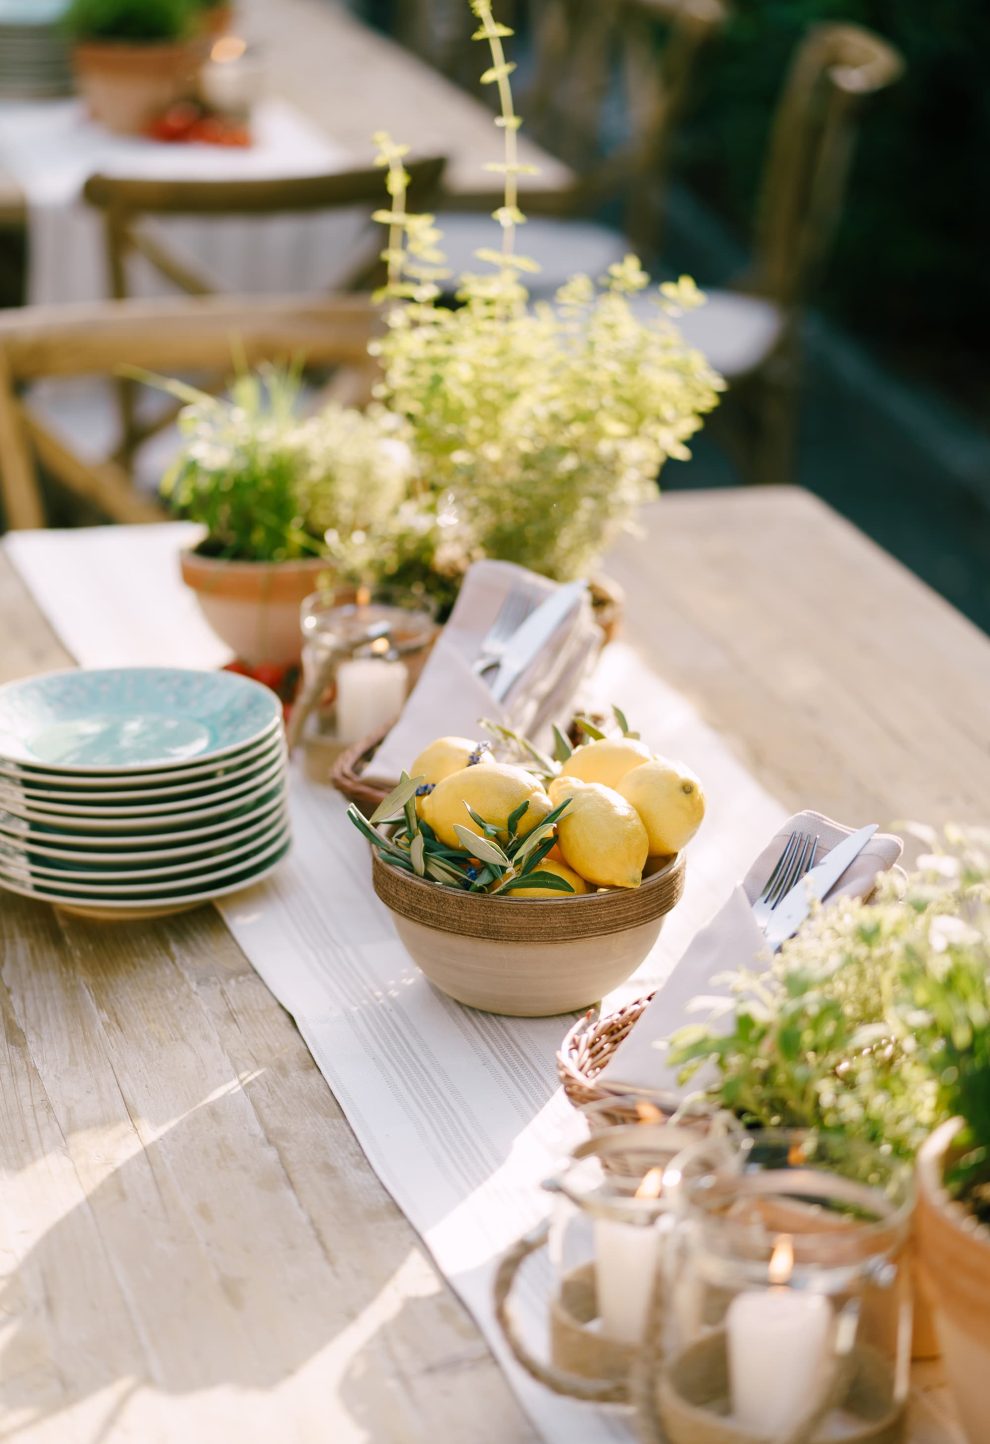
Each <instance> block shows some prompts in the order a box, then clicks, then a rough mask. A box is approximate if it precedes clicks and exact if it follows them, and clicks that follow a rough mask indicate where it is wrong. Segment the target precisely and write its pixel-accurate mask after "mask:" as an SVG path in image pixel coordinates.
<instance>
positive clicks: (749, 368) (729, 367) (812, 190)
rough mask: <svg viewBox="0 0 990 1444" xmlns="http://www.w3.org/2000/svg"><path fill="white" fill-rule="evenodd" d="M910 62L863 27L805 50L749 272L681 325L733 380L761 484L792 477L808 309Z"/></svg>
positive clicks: (847, 28)
mask: <svg viewBox="0 0 990 1444" xmlns="http://www.w3.org/2000/svg"><path fill="white" fill-rule="evenodd" d="M903 69H904V62H903V59H902V57H901V55H900V54H899V53H898V51H897V50H895V49H894V47H893V46H891V45H889V44H888V43H887V41H885V40H883V39H881V38H880V36H878V35H875V34H873V33H872V32H871V31H869V30H866V29H863V28H862V27H861V26H858V25H847V24H837V25H821V26H817V27H815V28H813V29H812V30H810V31H809V33H808V35H807V37H806V39H805V40H804V41H803V42H802V44H801V45H800V46H799V48H798V51H797V53H796V55H795V57H794V60H793V62H792V65H791V68H790V71H789V73H788V76H787V79H786V81H785V84H784V89H783V93H782V95H781V99H780V101H779V103H778V106H777V111H776V114H775V117H774V122H773V127H772V130H771V135H770V142H769V146H768V152H767V160H766V164H765V167H764V178H763V183H762V187H761V193H760V199H759V204H758V209H757V220H756V234H755V244H754V250H753V260H752V266H751V269H750V271H749V272H748V273H747V275H746V276H745V277H744V278H743V279H742V281H741V282H740V284H739V286H738V287H736V288H734V289H731V290H725V291H720V290H709V291H708V292H707V295H708V301H707V304H706V305H705V306H703V307H702V308H701V309H700V310H699V311H697V312H693V313H691V314H690V315H689V316H687V317H685V318H684V320H683V322H682V329H683V331H684V333H685V335H686V336H687V337H688V339H689V340H691V341H692V342H694V344H696V345H697V346H698V347H699V349H700V350H702V351H703V352H704V353H705V355H706V356H707V357H708V359H709V360H710V361H711V363H712V365H713V366H714V367H715V368H716V369H717V370H719V371H721V373H722V374H723V375H724V376H725V377H726V378H727V379H728V380H729V381H730V383H732V392H733V393H734V394H733V395H732V397H731V398H730V401H729V403H728V406H727V412H726V421H728V419H729V417H730V416H731V415H732V413H733V412H735V413H736V415H735V424H733V426H732V427H731V428H728V427H726V428H724V429H725V430H726V432H727V440H728V441H729V442H730V449H731V450H732V451H733V453H734V456H735V459H736V461H737V463H738V464H739V466H740V469H741V470H742V472H743V475H744V476H745V478H746V479H747V480H750V481H764V482H786V481H791V480H793V475H792V472H793V456H794V447H795V435H796V419H797V404H796V403H797V393H798V384H799V347H798V341H799V335H800V325H801V319H802V315H803V310H804V306H805V303H806V302H807V300H808V297H809V296H810V294H811V293H812V291H813V288H814V286H815V283H816V282H817V280H818V279H819V277H820V275H821V272H822V270H823V267H824V265H825V261H826V259H827V256H828V253H829V249H830V247H831V243H832V240H833V237H834V235H835V231H836V228H837V226H838V223H839V219H840V217H841V214H842V208H843V202H844V199H845V193H846V187H847V181H848V177H849V167H850V161H851V157H852V152H853V146H854V141H855V134H856V121H857V117H858V113H859V111H860V108H861V106H862V104H863V102H864V101H865V100H866V99H867V98H868V97H869V96H871V95H874V94H876V93H877V92H878V91H881V90H883V89H885V88H886V87H887V86H888V85H891V84H892V83H893V82H894V81H896V80H897V79H898V77H899V76H900V75H901V74H902V72H903Z"/></svg>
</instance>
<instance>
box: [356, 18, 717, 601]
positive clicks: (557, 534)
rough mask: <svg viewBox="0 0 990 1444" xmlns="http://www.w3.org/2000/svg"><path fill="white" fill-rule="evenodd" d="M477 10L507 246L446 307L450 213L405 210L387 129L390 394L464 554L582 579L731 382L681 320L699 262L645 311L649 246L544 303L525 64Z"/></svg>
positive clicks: (382, 145) (444, 536)
mask: <svg viewBox="0 0 990 1444" xmlns="http://www.w3.org/2000/svg"><path fill="white" fill-rule="evenodd" d="M472 8H473V10H474V13H475V16H476V17H477V19H478V22H479V24H478V29H477V31H476V34H475V38H476V39H478V40H481V41H483V42H485V43H487V45H488V46H489V48H490V52H491V61H492V63H491V66H490V67H489V69H488V70H486V71H485V73H484V74H483V76H482V81H483V83H484V84H486V85H494V86H495V87H497V91H498V96H499V114H498V116H497V117H496V121H495V123H496V125H497V126H498V127H499V128H500V129H501V131H502V134H503V144H504V159H503V160H502V161H501V162H497V163H493V164H492V165H490V166H489V167H488V168H489V169H491V170H494V171H496V172H498V173H499V174H500V175H501V176H502V178H503V185H504V195H503V200H502V204H501V205H500V206H499V207H498V208H497V209H496V210H495V211H494V212H493V219H494V220H495V222H496V223H497V225H498V227H499V230H500V234H501V244H500V245H499V246H498V247H497V248H495V247H493V248H491V249H482V250H480V251H478V252H477V253H476V255H477V259H478V261H479V263H480V266H479V271H478V273H477V274H469V275H465V276H462V277H461V278H459V282H457V283H455V284H456V299H457V302H458V305H457V306H456V307H454V308H450V307H448V306H444V305H442V304H438V302H440V301H441V299H442V295H441V287H440V283H441V282H443V281H444V280H445V279H446V272H445V271H444V267H443V252H442V249H441V239H442V238H441V236H440V233H439V232H438V230H437V228H436V227H435V225H434V219H435V218H434V217H433V216H429V215H412V214H410V213H409V212H408V210H407V207H406V194H407V187H408V172H407V171H406V170H405V168H404V165H403V157H404V155H405V153H406V147H403V146H400V145H396V144H394V143H393V141H392V140H391V139H390V137H389V136H388V135H386V134H380V135H378V136H377V137H376V140H377V142H378V145H379V153H378V156H377V163H378V164H379V165H380V166H382V167H383V168H384V169H385V170H386V187H387V191H388V195H389V206H388V209H386V210H382V211H379V212H378V213H377V215H376V219H378V220H379V221H381V222H382V223H383V224H384V225H386V226H387V227H388V244H387V246H386V248H385V250H384V251H383V253H382V254H383V258H384V260H385V261H386V263H387V266H388V284H387V285H386V286H385V287H384V289H383V291H382V292H381V293H380V294H381V296H382V297H383V298H384V299H385V300H386V301H389V302H390V303H391V304H390V306H389V309H388V317H387V320H388V325H387V331H386V334H385V336H384V338H383V339H382V340H381V341H380V342H378V343H376V352H377V354H378V355H380V357H381V360H382V363H383V370H384V379H383V382H382V384H381V386H380V388H379V395H380V397H381V399H382V400H384V401H385V403H386V404H387V405H388V406H389V407H390V408H391V409H392V410H394V411H395V412H397V413H398V414H399V415H400V416H402V417H403V418H404V420H405V421H406V423H407V425H408V428H409V434H410V440H411V445H412V448H413V451H414V454H415V456H416V458H417V463H418V468H419V475H420V481H419V493H418V495H419V501H420V504H421V505H422V506H423V507H424V508H426V509H428V510H430V511H431V512H432V513H433V515H434V516H435V517H436V519H437V530H436V536H437V540H438V545H439V546H440V548H441V549H442V550H443V551H444V552H445V553H446V558H445V561H444V564H445V565H446V566H447V567H448V568H449V567H451V566H457V565H459V567H460V568H461V570H463V569H464V568H466V566H467V565H468V564H469V563H470V562H471V561H472V560H474V559H475V558H476V557H480V556H491V557H499V558H503V559H506V560H510V561H514V562H517V563H519V564H521V565H523V566H527V567H531V568H532V569H533V570H535V571H538V572H542V573H544V574H545V575H548V576H551V577H554V578H556V579H558V580H569V579H573V578H575V577H579V576H584V575H587V573H588V571H589V570H590V569H591V568H592V567H593V565H594V563H595V562H596V560H597V559H598V557H599V556H600V555H601V553H602V552H603V551H604V549H605V548H606V547H607V546H608V545H609V543H610V542H611V541H612V540H613V539H614V537H615V536H616V534H617V532H618V531H620V530H621V529H622V528H624V527H627V526H628V525H630V524H631V522H632V520H633V518H634V516H635V513H636V511H637V509H638V507H639V505H640V504H641V503H642V502H644V501H645V500H647V499H648V498H650V497H651V496H653V495H655V490H656V478H657V475H658V473H659V471H660V468H661V466H662V465H663V463H664V461H665V460H666V459H667V458H668V457H675V458H679V459H685V458H687V457H688V456H689V455H690V453H689V451H688V448H687V441H688V439H689V438H690V437H691V436H692V435H693V434H694V432H696V431H697V430H698V429H699V428H700V426H701V425H702V418H703V416H704V415H705V413H707V412H708V411H710V410H711V409H712V408H713V407H714V406H715V404H716V402H717V400H718V392H719V391H720V390H721V389H722V387H723V383H722V381H721V379H720V378H719V377H718V376H717V375H716V373H715V372H714V371H713V370H712V369H711V368H710V367H709V366H708V364H707V363H706V362H705V360H704V358H703V357H702V356H701V355H700V353H699V352H697V351H695V350H693V349H691V348H690V347H688V346H687V345H686V344H685V342H684V341H683V339H682V337H681V335H680V333H679V332H678V331H677V329H676V326H675V325H674V322H673V318H674V317H675V316H676V315H678V314H680V313H681V312H682V311H684V310H686V309H688V308H689V307H692V306H694V305H696V304H698V303H699V302H700V301H701V300H702V299H703V298H702V297H701V295H700V293H699V292H698V291H697V289H696V287H695V286H694V283H693V282H692V281H691V280H690V279H689V278H687V277H683V278H681V280H680V281H678V282H676V283H675V282H668V283H665V284H664V285H662V286H661V287H659V289H658V290H657V291H656V293H655V302H656V304H655V306H654V307H652V308H651V311H652V314H650V315H648V316H647V317H646V318H645V319H643V318H641V314H640V311H639V310H638V309H634V307H633V305H632V301H633V299H634V297H636V295H637V294H638V293H640V292H643V291H645V290H646V289H647V287H648V285H649V281H648V277H647V276H646V274H645V272H644V271H643V269H642V267H641V266H640V264H639V262H638V261H637V260H636V258H635V257H634V256H628V257H627V258H626V259H625V260H624V261H623V262H622V263H621V264H620V265H614V266H612V267H611V268H610V269H609V272H608V275H607V276H605V277H604V278H602V279H601V280H600V281H597V282H596V281H593V280H592V279H591V278H589V277H587V276H577V277H575V278H574V279H573V280H572V281H570V282H569V283H568V284H567V285H566V286H564V287H563V288H562V289H561V290H560V291H559V292H558V293H557V296H556V299H555V301H554V302H553V303H550V302H536V303H535V304H531V303H530V298H529V295H528V292H527V288H526V285H525V282H524V278H525V277H526V276H527V275H531V274H534V273H536V272H538V270H539V266H538V265H537V263H536V262H535V261H533V260H532V259H531V258H529V257H527V256H526V255H525V254H524V253H523V251H522V250H521V249H520V247H519V245H518V243H517V242H518V240H519V237H520V234H522V235H524V234H525V232H524V229H523V228H524V226H525V216H524V215H523V213H522V211H521V209H520V207H519V193H518V190H519V177H520V176H521V175H522V174H524V173H526V172H527V171H529V170H531V169H532V168H531V167H528V166H526V165H524V164H523V163H521V162H520V161H519V158H518V145H517V141H518V132H519V128H520V125H521V123H522V122H521V118H520V117H519V116H518V115H517V114H516V112H515V109H514V106H513V100H512V90H511V85H510V80H509V77H510V75H511V73H512V71H513V70H514V68H515V66H514V64H513V63H512V62H510V61H508V60H507V59H506V57H505V52H504V49H503V41H504V40H505V39H506V38H508V37H509V36H511V34H512V31H511V30H510V29H509V28H508V27H507V26H505V25H502V24H499V23H498V22H497V21H496V20H495V19H494V17H493V14H492V6H491V4H490V0H472ZM455 558H456V560H454V559H455Z"/></svg>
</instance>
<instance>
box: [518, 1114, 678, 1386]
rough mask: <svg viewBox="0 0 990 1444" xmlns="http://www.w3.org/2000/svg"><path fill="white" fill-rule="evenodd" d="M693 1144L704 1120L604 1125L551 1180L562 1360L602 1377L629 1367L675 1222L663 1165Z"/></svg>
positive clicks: (555, 1341) (557, 1338)
mask: <svg viewBox="0 0 990 1444" xmlns="http://www.w3.org/2000/svg"><path fill="white" fill-rule="evenodd" d="M688 1145H694V1146H696V1147H697V1146H699V1133H698V1131H697V1129H695V1128H691V1127H680V1126H675V1125H672V1124H663V1123H637V1124H628V1125H624V1126H621V1127H613V1128H605V1129H603V1130H600V1131H598V1132H596V1133H595V1134H594V1135H593V1136H592V1137H591V1138H588V1139H586V1140H585V1141H584V1142H583V1143H581V1144H579V1145H578V1147H577V1148H575V1149H574V1151H573V1153H572V1154H571V1157H570V1160H569V1162H568V1164H567V1167H566V1168H565V1169H564V1170H563V1171H562V1172H561V1173H560V1174H559V1175H557V1177H556V1178H553V1179H551V1180H550V1181H549V1182H548V1183H547V1185H546V1187H547V1188H549V1189H550V1190H551V1191H552V1192H553V1193H555V1194H556V1204H555V1208H554V1212H553V1216H552V1219H551V1224H550V1235H549V1253H550V1262H551V1267H552V1270H553V1280H554V1281H553V1286H552V1290H553V1293H552V1300H551V1311H550V1312H551V1351H552V1354H553V1357H554V1360H555V1362H556V1363H557V1364H558V1366H559V1367H561V1368H564V1369H567V1370H569V1371H571V1372H575V1373H581V1374H585V1375H586V1376H591V1377H598V1378H616V1377H620V1378H621V1377H625V1376H626V1375H627V1374H628V1372H629V1369H630V1367H631V1365H632V1363H633V1360H634V1359H635V1357H636V1355H637V1352H638V1350H639V1346H640V1344H641V1342H642V1340H643V1337H644V1334H645V1333H646V1330H647V1328H648V1327H649V1325H650V1321H651V1310H652V1307H653V1303H654V1294H655V1285H656V1279H657V1274H658V1268H659V1264H660V1260H661V1257H662V1253H663V1250H664V1247H665V1240H666V1237H667V1235H668V1232H669V1224H670V1223H671V1222H672V1218H671V1216H670V1206H669V1199H668V1194H667V1191H666V1189H665V1186H664V1171H665V1169H666V1168H667V1166H668V1164H669V1163H670V1161H671V1159H673V1158H675V1157H677V1156H679V1155H680V1154H681V1153H682V1152H683V1151H684V1150H685V1148H687V1146H688ZM702 1146H703V1144H702Z"/></svg>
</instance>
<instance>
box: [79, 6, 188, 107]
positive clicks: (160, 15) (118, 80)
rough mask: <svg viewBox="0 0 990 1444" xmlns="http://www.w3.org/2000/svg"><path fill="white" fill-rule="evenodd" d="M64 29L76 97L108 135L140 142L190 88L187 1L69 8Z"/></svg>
mask: <svg viewBox="0 0 990 1444" xmlns="http://www.w3.org/2000/svg"><path fill="white" fill-rule="evenodd" d="M65 26H66V29H67V30H68V33H69V35H70V36H71V37H72V39H73V41H74V46H73V64H74V67H75V71H76V77H77V80H78V84H79V89H80V92H81V94H82V96H83V98H84V99H85V101H86V103H87V105H88V106H89V109H90V112H91V113H92V115H93V117H94V119H96V120H98V121H100V122H102V124H103V125H105V126H106V127H107V128H108V129H109V130H113V131H117V132H119V133H120V134H124V135H134V134H140V133H141V132H143V131H144V130H146V129H147V127H148V126H149V125H150V124H151V122H152V121H153V120H154V119H155V118H156V117H157V116H158V115H160V114H161V113H162V112H163V111H165V110H167V109H168V107H169V106H170V105H171V104H172V103H173V102H174V101H175V100H177V99H179V98H180V97H181V95H182V94H183V92H184V91H185V90H186V88H187V87H188V85H189V83H190V80H191V76H192V73H193V70H194V67H195V64H196V58H197V57H196V50H195V46H194V45H193V44H192V43H191V42H192V39H193V36H194V31H195V25H194V12H193V8H192V4H191V0H72V3H71V4H70V6H69V8H68V10H67V11H66V15H65Z"/></svg>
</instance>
